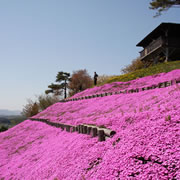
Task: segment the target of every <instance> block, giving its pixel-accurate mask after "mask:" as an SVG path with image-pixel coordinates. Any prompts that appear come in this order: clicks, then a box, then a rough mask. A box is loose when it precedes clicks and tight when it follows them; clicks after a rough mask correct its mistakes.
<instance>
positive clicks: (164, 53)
mask: <svg viewBox="0 0 180 180" xmlns="http://www.w3.org/2000/svg"><path fill="white" fill-rule="evenodd" d="M136 46H140V47H143V50H142V51H141V52H140V59H141V60H142V61H144V62H149V63H157V62H163V61H166V62H167V61H173V60H180V24H175V23H161V24H160V25H159V26H158V27H157V28H155V29H154V30H153V31H152V32H151V33H149V34H148V35H147V36H146V37H145V38H144V39H143V40H142V41H140V42H139V43H138V44H137V45H136Z"/></svg>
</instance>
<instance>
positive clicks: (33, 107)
mask: <svg viewBox="0 0 180 180" xmlns="http://www.w3.org/2000/svg"><path fill="white" fill-rule="evenodd" d="M58 101H59V98H58V97H57V96H54V95H53V96H50V95H39V96H37V100H36V101H33V100H31V99H28V100H27V104H26V105H25V106H24V107H23V110H22V115H23V116H25V117H31V116H34V115H36V114H37V113H39V111H42V110H44V109H46V108H47V107H49V106H51V105H52V104H54V103H56V102H58Z"/></svg>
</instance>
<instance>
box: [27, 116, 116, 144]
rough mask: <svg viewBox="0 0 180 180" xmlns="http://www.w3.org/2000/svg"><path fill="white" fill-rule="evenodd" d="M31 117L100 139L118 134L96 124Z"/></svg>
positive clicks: (71, 131)
mask: <svg viewBox="0 0 180 180" xmlns="http://www.w3.org/2000/svg"><path fill="white" fill-rule="evenodd" d="M29 119H30V120H32V121H40V122H44V123H46V124H48V125H50V126H54V127H57V128H61V129H62V130H66V131H67V132H70V133H73V132H78V133H79V134H87V135H90V136H92V137H96V136H98V141H105V140H106V139H107V138H110V137H112V136H113V135H114V134H116V132H115V131H113V130H111V129H108V128H102V127H98V126H96V125H89V124H81V125H76V126H75V125H70V124H64V123H55V122H51V121H50V120H48V119H41V118H29Z"/></svg>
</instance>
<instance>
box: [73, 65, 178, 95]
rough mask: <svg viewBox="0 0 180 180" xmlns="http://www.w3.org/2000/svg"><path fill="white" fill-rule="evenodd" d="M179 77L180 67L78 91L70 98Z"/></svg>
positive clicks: (151, 83) (115, 90)
mask: <svg viewBox="0 0 180 180" xmlns="http://www.w3.org/2000/svg"><path fill="white" fill-rule="evenodd" d="M179 78H180V69H177V70H173V71H171V72H168V73H160V74H156V75H153V76H146V77H144V78H138V79H135V80H132V81H128V82H113V83H111V84H105V85H103V86H99V87H95V88H90V89H87V90H85V91H82V92H80V93H77V94H75V95H74V96H73V97H72V98H78V97H84V96H90V95H94V94H101V93H105V92H117V91H123V90H126V89H127V90H128V89H136V88H142V87H147V86H151V85H154V84H158V83H161V82H164V81H171V80H173V79H179Z"/></svg>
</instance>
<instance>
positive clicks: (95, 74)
mask: <svg viewBox="0 0 180 180" xmlns="http://www.w3.org/2000/svg"><path fill="white" fill-rule="evenodd" d="M97 77H98V74H97V73H96V72H94V85H95V86H96V85H97Z"/></svg>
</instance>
